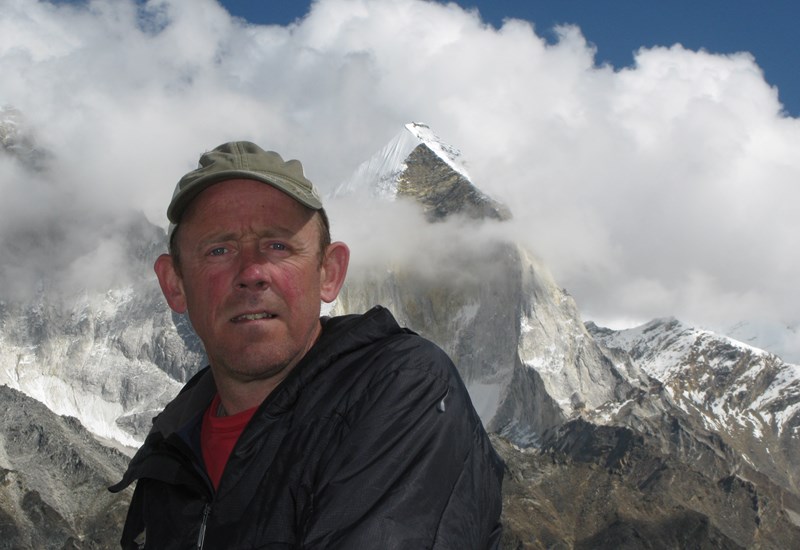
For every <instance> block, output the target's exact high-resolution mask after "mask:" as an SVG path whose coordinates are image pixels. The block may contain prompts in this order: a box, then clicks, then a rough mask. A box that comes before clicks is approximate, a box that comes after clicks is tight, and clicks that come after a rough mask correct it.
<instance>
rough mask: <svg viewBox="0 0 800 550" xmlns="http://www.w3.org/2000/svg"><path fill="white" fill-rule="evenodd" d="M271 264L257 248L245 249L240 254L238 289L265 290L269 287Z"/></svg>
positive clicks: (237, 278) (237, 277)
mask: <svg viewBox="0 0 800 550" xmlns="http://www.w3.org/2000/svg"><path fill="white" fill-rule="evenodd" d="M269 282H270V278H269V262H268V261H267V258H266V255H265V254H263V253H262V252H261V251H260V250H258V248H257V247H252V246H248V247H243V248H242V249H241V250H240V252H239V273H238V275H237V276H236V288H239V289H242V290H244V289H250V290H265V289H266V288H268V287H269Z"/></svg>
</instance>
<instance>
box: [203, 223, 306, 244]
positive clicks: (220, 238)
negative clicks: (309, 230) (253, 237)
mask: <svg viewBox="0 0 800 550" xmlns="http://www.w3.org/2000/svg"><path fill="white" fill-rule="evenodd" d="M239 235H240V233H239V232H236V231H226V232H224V233H211V234H209V235H208V236H206V237H202V238H200V240H199V241H198V242H197V246H198V248H203V247H205V246H208V245H211V244H214V243H219V242H226V241H235V240H237V239H238V238H239ZM295 235H297V231H296V230H294V229H290V228H288V227H282V226H278V227H269V228H267V229H264V230H262V231H260V232H259V234H258V238H260V239H264V238H267V239H271V238H282V239H286V238H290V237H293V236H295Z"/></svg>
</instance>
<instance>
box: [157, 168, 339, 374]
mask: <svg viewBox="0 0 800 550" xmlns="http://www.w3.org/2000/svg"><path fill="white" fill-rule="evenodd" d="M319 231H320V229H319V226H318V222H317V220H315V219H314V212H313V211H311V210H309V209H307V208H305V207H303V206H302V205H300V204H299V203H298V202H296V201H295V200H293V199H292V198H291V197H289V196H288V195H286V194H284V193H283V192H281V191H279V190H277V189H275V188H274V187H272V186H270V185H266V184H264V183H260V182H255V181H251V180H230V181H225V182H222V183H218V184H215V185H212V186H211V187H209V188H208V189H206V190H204V191H203V192H202V193H200V195H198V197H197V198H196V199H194V200H193V201H192V203H191V204H190V205H189V207H188V208H187V209H186V211H185V212H184V214H183V217H182V219H181V224H180V229H179V231H178V234H177V235H176V237H177V239H178V241H177V246H178V249H179V250H180V266H179V268H178V269H172V270H171V271H170V270H168V271H169V272H170V273H172V275H169V274H168V275H162V273H161V272H159V279H160V281H161V283H162V288H163V289H164V290H165V295H167V299H168V301H169V302H170V306H171V307H172V308H173V309H175V310H176V311H181V310H182V309H183V310H186V311H188V314H189V319H190V320H191V322H192V326H193V327H194V329H195V331H196V332H197V334H198V336H200V339H201V340H202V341H203V344H204V345H205V349H206V353H207V354H208V357H209V360H210V362H211V365H212V367H213V369H214V374H215V376H216V377H219V376H223V377H226V378H227V379H230V380H234V381H242V382H246V381H249V380H255V379H264V378H269V377H273V376H276V375H278V374H279V373H283V375H285V374H286V373H288V369H291V367H293V366H294V365H295V364H296V363H297V362H298V361H299V360H300V359H301V358H302V357H303V356H304V355H305V353H306V352H307V351H308V350H309V348H311V346H312V345H313V344H314V342H315V341H316V339H317V336H318V335H319V332H320V322H319V315H320V301H321V300H325V301H331V300H333V299H334V298H335V296H336V293H338V290H339V286H340V283H339V282H336V283H335V284H334V286H335V291H333V294H332V295H331V284H330V281H329V279H330V273H326V272H328V271H331V269H329V264H328V263H327V262H329V259H326V256H323V259H322V262H320V251H319V240H320V233H319ZM336 244H337V243H334V245H333V246H334V247H335V246H336ZM338 244H339V245H341V243H338ZM341 246H343V245H341ZM345 249H346V247H345ZM166 258H169V257H168V256H167V257H166ZM159 261H161V259H159ZM170 262H171V260H170ZM170 267H172V264H171V263H170ZM345 269H346V261H345ZM156 270H157V271H159V267H158V262H157V264H156ZM170 277H172V279H174V283H173V284H172V285H171V286H172V287H174V288H173V289H172V290H168V289H169V288H170V284H169V281H167V283H168V284H167V285H166V286H165V281H164V280H163V279H165V278H167V279H169V278H170ZM342 279H343V274H342ZM170 294H171V295H170ZM283 375H282V376H283ZM282 376H281V377H282Z"/></svg>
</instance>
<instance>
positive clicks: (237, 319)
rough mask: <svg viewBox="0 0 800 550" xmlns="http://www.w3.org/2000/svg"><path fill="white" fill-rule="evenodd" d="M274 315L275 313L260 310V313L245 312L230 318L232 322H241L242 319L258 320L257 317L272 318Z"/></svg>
mask: <svg viewBox="0 0 800 550" xmlns="http://www.w3.org/2000/svg"><path fill="white" fill-rule="evenodd" d="M274 317H275V315H273V314H271V313H267V312H265V311H262V312H260V313H245V314H244V315H238V316H236V317H234V318H233V319H231V321H232V322H234V323H241V322H244V321H258V320H259V319H272V318H274Z"/></svg>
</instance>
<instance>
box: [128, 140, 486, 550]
mask: <svg viewBox="0 0 800 550" xmlns="http://www.w3.org/2000/svg"><path fill="white" fill-rule="evenodd" d="M167 215H168V217H169V220H170V221H171V223H172V225H171V226H170V253H169V254H164V255H162V256H160V257H159V258H158V259H157V260H156V263H155V271H156V274H157V276H158V281H159V283H160V285H161V289H162V291H163V293H164V296H165V297H166V300H167V302H168V304H169V306H170V307H171V308H172V309H173V310H174V311H176V312H178V313H187V314H188V316H189V319H190V321H191V323H192V326H193V327H194V329H195V331H196V332H197V334H198V336H199V337H200V339H201V340H202V342H203V345H204V347H205V350H206V353H207V355H208V359H209V363H210V366H209V367H207V368H206V369H204V370H202V371H201V372H199V373H198V374H197V375H196V376H194V377H193V378H192V379H191V380H190V381H189V382H188V383H187V384H186V386H185V387H184V388H183V390H182V391H181V393H180V394H179V395H178V396H177V397H176V398H175V399H174V400H173V401H172V402H171V403H170V404H169V405H167V407H166V408H165V409H164V411H163V412H162V413H161V414H160V415H159V416H158V417H157V418H156V419H155V421H154V425H153V429H152V431H151V433H150V434H149V435H148V437H147V439H146V441H145V442H144V444H143V446H142V448H141V449H140V450H139V452H138V453H137V454H136V455H135V456H134V457H133V459H132V460H131V463H130V466H129V468H128V470H127V472H126V473H125V476H124V478H123V480H122V481H121V482H120V483H119V484H117V485H116V486H114V487H112V490H113V491H120V490H122V489H124V488H125V487H127V486H128V485H129V484H131V483H132V482H134V481H136V482H137V484H136V489H135V491H134V495H133V499H132V501H131V505H130V509H129V511H128V518H127V521H126V524H125V528H124V531H123V535H122V546H123V547H124V548H158V549H167V548H206V549H221V548H224V549H234V548H264V549H266V548H270V549H279V548H280V549H288V548H315V549H316V548H325V549H329V548H341V549H361V548H375V549H404V550H405V549H416V548H436V549H445V548H447V549H459V550H461V549H471V548H475V549H484V548H496V547H497V546H498V544H499V538H500V523H499V518H500V509H501V496H500V487H501V480H502V463H501V461H500V460H499V458H498V457H497V455H496V454H495V452H494V450H493V449H492V447H491V444H490V443H489V440H488V437H487V436H486V433H485V431H484V430H483V427H482V426H481V423H480V420H479V418H478V416H477V414H476V413H475V410H474V408H473V407H472V404H471V402H470V400H469V396H468V394H467V392H466V390H465V388H464V385H463V384H462V382H461V380H460V378H459V377H458V374H457V372H456V370H455V368H454V366H453V364H452V362H451V361H450V360H449V358H448V357H447V356H446V355H445V353H444V352H443V351H442V350H440V349H439V348H438V347H436V346H435V345H434V344H432V343H430V342H428V341H427V340H425V339H423V338H421V337H419V336H417V335H416V334H414V333H413V332H411V331H409V330H407V329H402V328H400V327H399V326H398V325H397V323H396V322H395V320H394V319H393V317H392V316H391V314H390V313H389V312H388V311H387V310H386V309H384V308H381V307H376V308H374V309H372V310H370V311H369V312H367V313H366V314H364V315H348V316H342V317H335V318H320V307H321V302H322V301H324V302H331V301H333V300H334V299H335V298H336V296H337V295H338V293H339V290H340V289H341V287H342V284H343V283H344V279H345V274H346V272H347V265H348V260H349V249H348V248H347V246H346V245H345V244H344V243H341V242H331V239H330V231H329V226H328V219H327V216H326V214H325V211H324V210H323V208H322V203H321V201H320V197H319V194H318V192H317V191H316V189H315V188H314V186H313V185H312V183H311V182H310V181H308V180H307V179H306V178H305V176H304V175H303V169H302V166H301V164H300V163H299V162H298V161H296V160H290V161H288V162H284V161H283V159H282V158H281V157H280V155H278V154H277V153H274V152H271V151H270V152H267V151H264V150H262V149H261V148H259V147H258V146H257V145H255V144H252V143H249V142H234V143H226V144H224V145H221V146H219V147H217V148H216V149H214V150H213V151H210V152H208V153H205V154H203V155H202V156H201V158H200V166H199V168H198V169H196V170H194V171H192V172H190V173H188V174H186V175H185V176H184V177H183V178H182V179H181V180H180V182H179V183H178V185H177V187H176V189H175V194H174V195H173V198H172V202H171V203H170V205H169V208H168V210H167Z"/></svg>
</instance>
